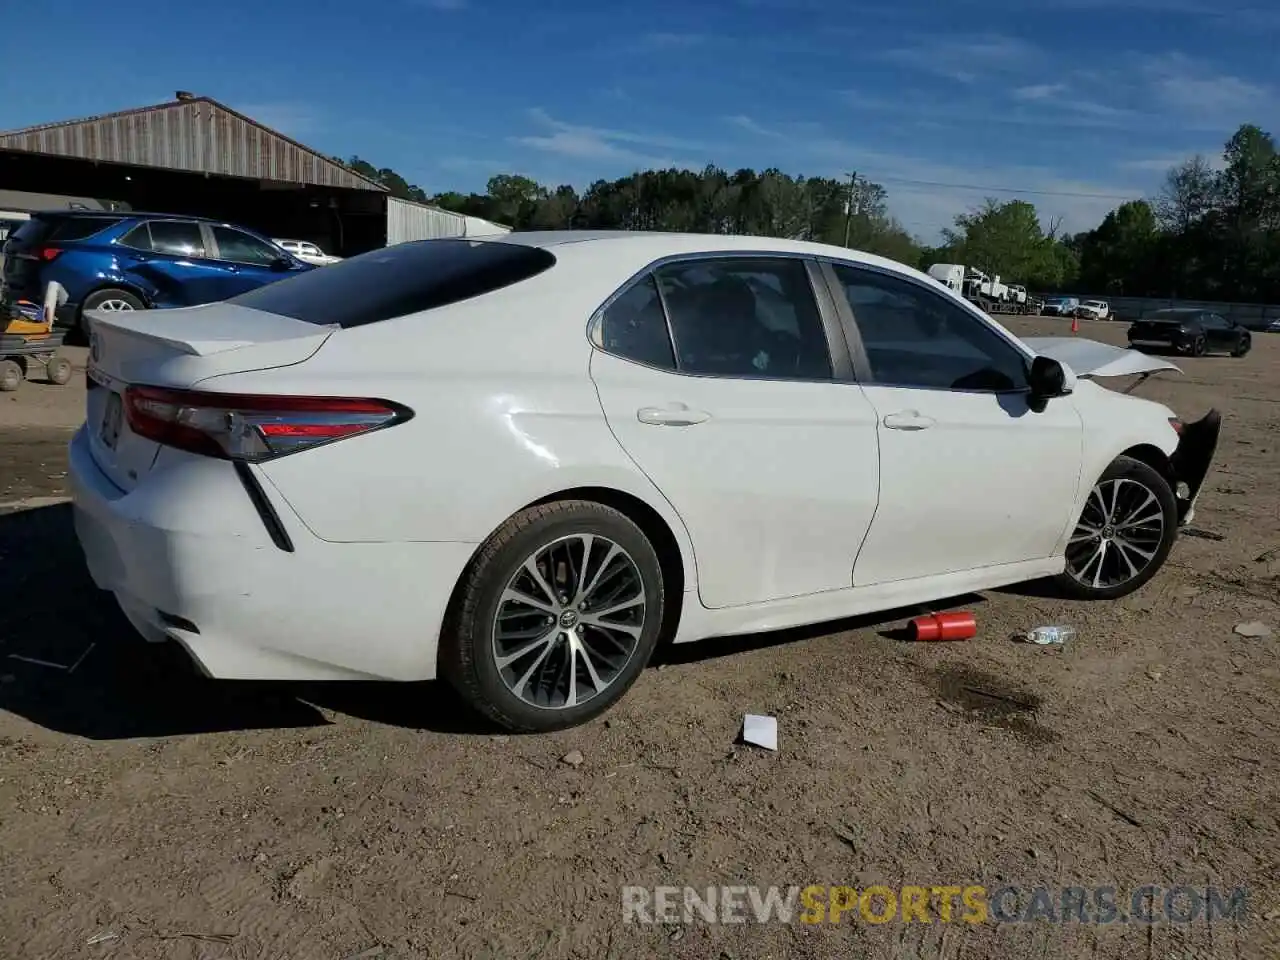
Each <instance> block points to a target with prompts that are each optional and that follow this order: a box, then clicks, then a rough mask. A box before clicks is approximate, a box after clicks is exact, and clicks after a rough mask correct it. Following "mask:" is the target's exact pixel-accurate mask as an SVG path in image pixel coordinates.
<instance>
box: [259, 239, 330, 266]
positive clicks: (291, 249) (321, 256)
mask: <svg viewBox="0 0 1280 960" xmlns="http://www.w3.org/2000/svg"><path fill="white" fill-rule="evenodd" d="M272 243H274V244H275V245H276V246H278V247H280V248H281V249H283V250H285V251H287V252H288V253H291V254H293V255H294V256H295V257H297V258H298V259H299V260H301V261H302V262H303V263H310V264H314V265H315V266H317V267H327V266H329V265H330V264H334V263H341V262H342V258H341V257H335V256H333V255H332V254H328V253H325V252H324V251H323V250H321V249H320V248H319V247H318V246H317V245H316V244H314V243H308V242H307V241H306V240H277V239H274V238H273V239H272Z"/></svg>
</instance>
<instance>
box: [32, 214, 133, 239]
mask: <svg viewBox="0 0 1280 960" xmlns="http://www.w3.org/2000/svg"><path fill="white" fill-rule="evenodd" d="M121 219H122V218H121V217H51V216H48V215H44V216H35V217H32V218H31V219H30V220H28V221H27V222H26V223H24V224H23V225H22V226H21V227H19V228H18V229H17V230H15V231H14V232H13V233H12V234H10V235H9V236H10V239H12V240H16V241H17V242H18V243H21V244H24V245H29V246H34V245H36V244H38V243H57V242H59V241H61V242H62V243H70V242H71V241H73V240H84V239H85V238H86V237H91V236H93V235H94V234H95V233H97V232H98V231H100V230H105V229H106V228H107V227H109V226H111V225H112V224H113V223H119V222H120V220H121Z"/></svg>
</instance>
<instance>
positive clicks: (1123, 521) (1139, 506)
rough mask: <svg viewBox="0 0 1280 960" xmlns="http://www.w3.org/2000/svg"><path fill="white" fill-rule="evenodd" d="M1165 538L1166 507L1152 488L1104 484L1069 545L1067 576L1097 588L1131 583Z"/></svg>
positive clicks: (1125, 482) (1124, 480)
mask: <svg viewBox="0 0 1280 960" xmlns="http://www.w3.org/2000/svg"><path fill="white" fill-rule="evenodd" d="M1164 535H1165V517H1164V508H1163V507H1162V506H1161V503H1160V498H1159V497H1157V496H1156V494H1155V493H1154V492H1152V490H1151V489H1150V488H1148V487H1147V486H1146V484H1144V483H1141V482H1139V481H1137V480H1133V479H1130V478H1128V477H1119V478H1115V479H1110V480H1101V481H1099V482H1098V484H1097V485H1096V486H1095V487H1094V488H1093V490H1091V491H1090V492H1089V499H1088V500H1086V501H1085V506H1084V510H1083V511H1082V513H1081V515H1080V521H1079V523H1077V524H1076V528H1075V531H1074V532H1073V533H1072V534H1071V539H1070V540H1069V541H1068V542H1067V551H1066V556H1067V573H1069V574H1070V575H1071V577H1072V578H1073V579H1075V580H1077V581H1078V582H1079V583H1081V584H1083V585H1084V586H1086V587H1090V588H1093V589H1105V588H1108V587H1117V586H1120V585H1122V584H1125V583H1128V582H1129V581H1130V580H1133V579H1134V578H1135V577H1138V576H1140V575H1141V574H1142V572H1143V571H1144V570H1146V569H1147V567H1148V566H1150V564H1151V562H1152V560H1153V559H1155V556H1156V554H1157V552H1158V551H1159V550H1160V544H1161V542H1162V541H1163V539H1164Z"/></svg>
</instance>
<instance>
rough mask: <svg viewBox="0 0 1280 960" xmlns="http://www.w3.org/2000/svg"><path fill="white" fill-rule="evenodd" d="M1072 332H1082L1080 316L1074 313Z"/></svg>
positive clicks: (1072, 316)
mask: <svg viewBox="0 0 1280 960" xmlns="http://www.w3.org/2000/svg"><path fill="white" fill-rule="evenodd" d="M1071 332H1072V333H1079V332H1080V317H1079V316H1078V315H1076V314H1074V313H1073V314H1072V315H1071Z"/></svg>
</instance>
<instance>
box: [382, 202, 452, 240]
mask: <svg viewBox="0 0 1280 960" xmlns="http://www.w3.org/2000/svg"><path fill="white" fill-rule="evenodd" d="M466 235H467V218H466V217H463V216H460V215H459V214H456V213H449V212H448V211H447V210H440V209H438V208H437V207H427V206H423V205H422V204H420V203H412V202H410V201H408V200H400V199H399V198H397V197H387V246H391V245H392V244H396V243H406V242H408V241H410V240H436V239H438V238H440V237H465V236H466Z"/></svg>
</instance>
